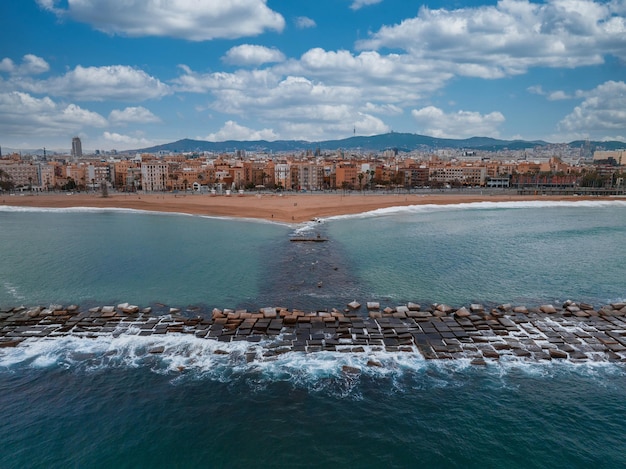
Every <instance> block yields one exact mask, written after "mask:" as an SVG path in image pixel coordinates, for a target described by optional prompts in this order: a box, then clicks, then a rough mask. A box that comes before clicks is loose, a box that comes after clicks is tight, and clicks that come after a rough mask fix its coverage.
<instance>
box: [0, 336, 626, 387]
mask: <svg viewBox="0 0 626 469" xmlns="http://www.w3.org/2000/svg"><path fill="white" fill-rule="evenodd" d="M271 347H272V345H271V344H270V342H269V341H266V342H261V343H249V342H245V341H241V342H230V343H225V342H219V341H217V340H206V339H199V338H196V337H194V336H192V335H188V334H167V335H163V336H158V337H156V336H154V335H153V336H148V337H143V336H138V335H131V334H120V335H116V334H115V333H113V334H107V335H102V336H99V337H95V338H93V337H89V338H88V337H78V336H59V337H48V338H30V339H26V340H25V341H23V342H22V343H21V344H19V345H18V346H16V347H12V348H3V349H0V368H1V369H3V370H4V371H12V372H17V371H18V370H19V369H21V368H28V369H44V368H52V367H57V368H62V369H68V370H74V371H79V372H85V373H93V372H106V370H107V369H110V368H118V369H119V368H122V369H129V370H130V369H137V368H142V369H149V370H150V371H152V372H154V373H157V374H161V375H168V376H171V378H172V379H173V380H175V382H180V381H181V380H182V381H185V380H189V379H191V380H204V379H209V380H212V381H218V382H245V383H248V384H249V385H250V386H251V387H253V388H256V387H264V386H266V385H268V384H269V383H272V382H279V381H280V382H288V383H290V384H291V385H292V386H294V387H297V388H306V389H309V390H320V389H325V390H330V389H332V390H333V392H340V393H347V394H351V395H353V397H354V394H355V393H357V394H358V385H359V383H360V382H361V381H363V380H367V381H384V382H387V383H388V384H389V385H390V386H391V387H394V388H397V389H403V390H406V387H407V386H413V387H414V386H415V385H416V381H415V379H418V381H417V383H418V385H419V386H427V387H431V388H432V387H448V386H457V385H459V383H460V382H461V381H459V378H460V377H462V376H463V375H471V376H476V375H478V376H483V377H488V379H489V381H490V382H492V383H495V384H494V386H500V387H501V386H508V385H509V379H508V378H510V377H517V376H519V375H520V374H521V375H524V376H527V377H530V378H533V379H552V378H555V377H563V376H568V375H576V376H579V377H589V378H601V376H618V377H626V369H625V368H624V366H623V364H619V363H610V362H606V361H602V362H594V361H585V362H575V361H542V362H537V361H529V360H525V359H523V358H521V357H502V358H501V359H500V360H493V361H491V360H488V361H487V362H486V364H485V365H482V366H479V365H475V364H472V360H471V358H470V357H468V358H456V359H453V360H426V359H425V358H424V357H423V356H422V355H421V354H420V353H418V352H414V353H409V352H387V351H380V350H375V349H372V348H371V347H364V350H365V351H364V352H352V351H350V350H349V347H348V348H346V349H345V350H343V351H341V350H339V351H335V352H331V351H321V352H313V353H305V352H293V351H292V352H287V353H282V354H280V353H278V354H277V353H274V352H275V351H276V349H275V348H271ZM407 379H408V380H409V381H411V384H408V383H407V382H406V380H407ZM424 380H425V381H424ZM420 383H421V384H420Z"/></svg>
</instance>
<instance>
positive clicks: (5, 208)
mask: <svg viewBox="0 0 626 469" xmlns="http://www.w3.org/2000/svg"><path fill="white" fill-rule="evenodd" d="M0 212H6V213H129V214H139V215H153V216H171V217H181V216H182V217H194V218H205V219H209V220H224V221H240V222H247V223H262V224H271V225H280V226H285V227H289V228H291V227H294V226H296V228H297V225H295V224H293V223H286V222H279V221H274V220H265V219H262V218H246V217H234V216H233V217H229V216H223V215H203V214H194V213H185V212H163V211H155V210H141V209H135V208H121V207H22V206H14V205H0Z"/></svg>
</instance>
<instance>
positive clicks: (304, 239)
mask: <svg viewBox="0 0 626 469" xmlns="http://www.w3.org/2000/svg"><path fill="white" fill-rule="evenodd" d="M289 241H293V242H305V243H323V242H326V241H328V238H322V237H321V236H320V235H319V234H318V235H317V236H316V237H315V238H311V237H308V236H294V237H293V238H289Z"/></svg>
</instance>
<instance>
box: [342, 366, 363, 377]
mask: <svg viewBox="0 0 626 469" xmlns="http://www.w3.org/2000/svg"><path fill="white" fill-rule="evenodd" d="M341 371H342V372H343V373H344V374H345V375H353V376H354V375H360V374H361V370H359V369H358V368H355V367H353V366H348V365H344V366H342V367H341Z"/></svg>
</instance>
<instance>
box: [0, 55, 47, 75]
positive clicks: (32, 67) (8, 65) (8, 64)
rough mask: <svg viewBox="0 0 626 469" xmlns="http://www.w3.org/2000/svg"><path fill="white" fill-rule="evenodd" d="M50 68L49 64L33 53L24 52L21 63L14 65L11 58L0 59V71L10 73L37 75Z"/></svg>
mask: <svg viewBox="0 0 626 469" xmlns="http://www.w3.org/2000/svg"><path fill="white" fill-rule="evenodd" d="M49 69H50V65H48V62H46V61H45V60H44V59H42V58H41V57H37V56H36V55H33V54H26V55H25V56H24V57H23V58H22V63H21V64H20V65H16V64H15V63H14V62H13V60H11V59H10V58H8V57H5V58H4V59H2V61H0V72H7V73H10V74H12V75H20V76H21V75H39V74H41V73H45V72H47V71H48V70H49Z"/></svg>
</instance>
